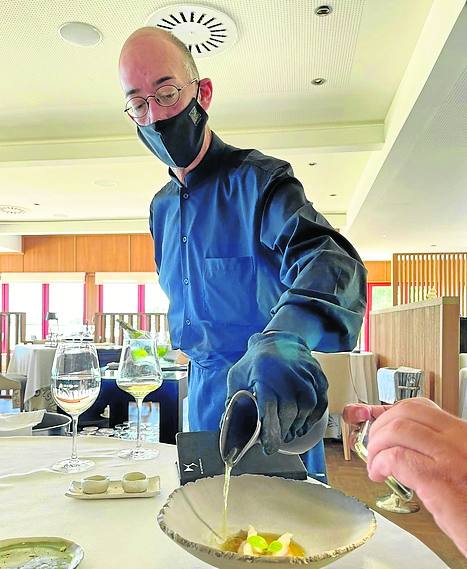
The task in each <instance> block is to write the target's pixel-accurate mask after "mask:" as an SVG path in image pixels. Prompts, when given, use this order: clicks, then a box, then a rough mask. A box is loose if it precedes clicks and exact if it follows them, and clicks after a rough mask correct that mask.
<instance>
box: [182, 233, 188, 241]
mask: <svg viewBox="0 0 467 569" xmlns="http://www.w3.org/2000/svg"><path fill="white" fill-rule="evenodd" d="M182 241H183V243H186V242H187V241H188V237H187V236H186V235H184V236H183V237H182Z"/></svg>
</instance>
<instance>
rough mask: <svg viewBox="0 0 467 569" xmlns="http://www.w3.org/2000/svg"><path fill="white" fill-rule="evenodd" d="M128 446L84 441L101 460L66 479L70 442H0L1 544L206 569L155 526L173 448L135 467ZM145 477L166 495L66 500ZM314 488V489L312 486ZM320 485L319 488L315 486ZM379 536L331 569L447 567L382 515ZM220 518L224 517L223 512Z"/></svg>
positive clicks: (95, 559)
mask: <svg viewBox="0 0 467 569" xmlns="http://www.w3.org/2000/svg"><path fill="white" fill-rule="evenodd" d="M131 444H134V442H133V443H130V442H128V441H123V440H119V439H110V438H109V439H107V438H105V437H80V438H79V439H78V455H79V456H81V457H86V458H91V459H93V460H95V462H96V465H97V466H96V467H94V469H93V470H89V471H88V472H86V473H84V474H83V473H81V474H75V475H72V474H63V473H58V472H53V471H51V470H50V465H51V464H53V463H54V462H56V461H57V460H61V459H63V458H66V457H68V456H69V454H70V451H71V439H70V438H67V437H11V438H2V439H0V457H1V459H0V503H1V505H2V507H1V508H0V538H1V539H6V538H14V537H32V536H42V537H43V536H49V537H52V536H57V537H62V538H66V539H70V540H72V541H75V542H76V543H78V544H79V545H81V547H82V548H83V549H84V559H83V561H82V562H81V564H80V566H79V569H110V568H112V569H132V568H136V567H141V568H144V569H162V568H163V569H166V568H168V567H170V569H207V568H208V567H210V565H207V564H206V563H203V562H202V561H199V560H197V559H196V558H195V557H192V556H191V555H190V554H189V553H187V552H185V551H184V550H183V549H181V548H180V547H179V546H178V545H176V544H175V543H174V542H172V540H170V539H169V538H168V537H167V536H166V535H165V534H164V533H163V532H162V531H161V530H160V529H159V526H158V524H157V520H156V518H157V514H158V512H159V510H160V508H161V507H162V506H163V505H164V503H165V502H166V500H167V497H168V495H169V494H170V493H171V492H172V491H173V490H174V489H175V488H176V487H178V485H179V482H178V474H177V469H176V465H175V461H176V450H175V447H174V446H172V445H164V444H157V445H156V444H154V445H152V444H150V443H145V444H147V446H150V447H153V448H157V449H158V450H159V451H160V454H159V456H158V457H157V458H156V459H154V460H149V461H140V462H137V463H135V462H131V461H124V460H122V459H120V458H118V457H117V452H118V451H119V450H120V449H122V448H128V446H131ZM132 470H141V471H143V472H145V473H146V474H147V475H150V476H153V475H155V474H157V475H159V476H160V479H161V493H160V495H158V496H155V497H153V498H133V499H123V500H76V499H74V498H68V497H66V496H65V495H64V493H65V491H66V490H67V488H68V486H69V484H70V482H71V480H79V479H81V478H82V477H83V476H90V475H92V474H109V475H110V476H111V478H121V476H122V475H123V474H124V473H125V472H129V471H132ZM310 483H313V482H312V481H310ZM314 483H317V482H314ZM375 515H376V519H377V524H378V527H377V530H376V533H375V535H374V536H373V537H372V538H371V539H370V540H369V541H368V542H367V543H366V544H365V545H363V546H362V547H359V548H358V549H356V550H355V551H352V552H351V553H349V554H347V555H345V556H344V557H342V558H341V559H339V560H338V561H336V562H335V563H333V564H332V565H330V566H329V567H332V568H333V569H414V568H415V567H416V568H417V569H418V568H422V567H423V569H441V568H446V567H447V565H446V564H445V563H443V561H441V559H439V558H438V557H437V556H436V555H435V554H434V553H433V552H432V551H431V550H430V549H428V548H427V547H426V546H425V545H424V544H423V543H421V542H420V541H419V540H418V539H416V538H415V537H413V536H412V535H410V534H409V533H407V532H406V531H404V530H403V529H401V528H399V527H398V526H396V525H395V524H393V523H392V522H390V521H388V520H386V519H385V518H384V517H383V516H381V515H379V514H378V513H376V514H375ZM219 516H221V513H219Z"/></svg>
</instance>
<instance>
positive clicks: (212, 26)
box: [146, 4, 238, 57]
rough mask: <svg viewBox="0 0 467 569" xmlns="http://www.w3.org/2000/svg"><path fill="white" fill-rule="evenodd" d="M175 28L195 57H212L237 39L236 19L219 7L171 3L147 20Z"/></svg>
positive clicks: (161, 26) (178, 36)
mask: <svg viewBox="0 0 467 569" xmlns="http://www.w3.org/2000/svg"><path fill="white" fill-rule="evenodd" d="M146 25H147V26H156V27H158V28H160V29H162V30H165V31H167V32H171V33H173V34H174V36H176V37H177V38H178V39H179V40H181V41H182V42H183V43H184V44H185V45H186V46H187V48H188V49H189V50H190V52H191V54H192V55H193V56H194V57H208V56H210V55H216V54H217V53H221V52H223V51H225V50H226V49H227V48H229V47H230V46H232V45H233V44H234V43H235V42H236V41H237V37H238V36H237V27H236V25H235V22H234V21H233V20H232V19H231V18H229V16H227V15H225V14H224V13H222V12H219V10H214V9H213V8H208V7H206V6H199V5H198V6H191V5H187V4H183V5H177V6H167V7H166V8H161V9H160V10H157V11H156V12H154V13H153V14H151V16H150V17H149V18H148V19H147V20H146Z"/></svg>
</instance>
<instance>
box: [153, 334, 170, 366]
mask: <svg viewBox="0 0 467 569" xmlns="http://www.w3.org/2000/svg"><path fill="white" fill-rule="evenodd" d="M156 339H157V356H158V357H159V358H160V359H163V358H164V356H165V354H166V353H167V352H168V351H169V350H170V336H169V332H168V331H167V330H161V331H160V332H157V333H156Z"/></svg>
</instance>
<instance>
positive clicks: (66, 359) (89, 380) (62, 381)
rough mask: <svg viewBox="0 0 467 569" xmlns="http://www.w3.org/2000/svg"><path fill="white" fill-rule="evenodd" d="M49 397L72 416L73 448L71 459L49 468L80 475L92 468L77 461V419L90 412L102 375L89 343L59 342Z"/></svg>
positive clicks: (95, 352) (92, 464)
mask: <svg viewBox="0 0 467 569" xmlns="http://www.w3.org/2000/svg"><path fill="white" fill-rule="evenodd" d="M51 387H52V395H53V398H54V399H55V402H56V403H57V405H58V406H59V407H60V408H61V409H63V411H65V412H66V413H68V414H69V415H71V418H72V424H73V445H72V451H71V457H70V458H68V459H67V460H63V461H61V462H58V463H57V464H54V465H53V466H52V468H53V470H57V471H59V472H83V471H85V470H89V469H90V468H92V467H93V466H94V463H93V462H92V461H91V460H80V459H79V458H78V455H77V450H76V441H77V434H78V417H79V416H80V415H81V413H83V412H84V411H86V410H87V409H89V407H91V405H92V404H93V403H94V401H95V400H96V399H97V396H98V395H99V391H100V388H101V374H100V369H99V360H98V359H97V351H96V347H95V345H94V344H92V343H91V342H60V343H59V344H58V347H57V351H56V352H55V358H54V362H53V365H52V384H51Z"/></svg>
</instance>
